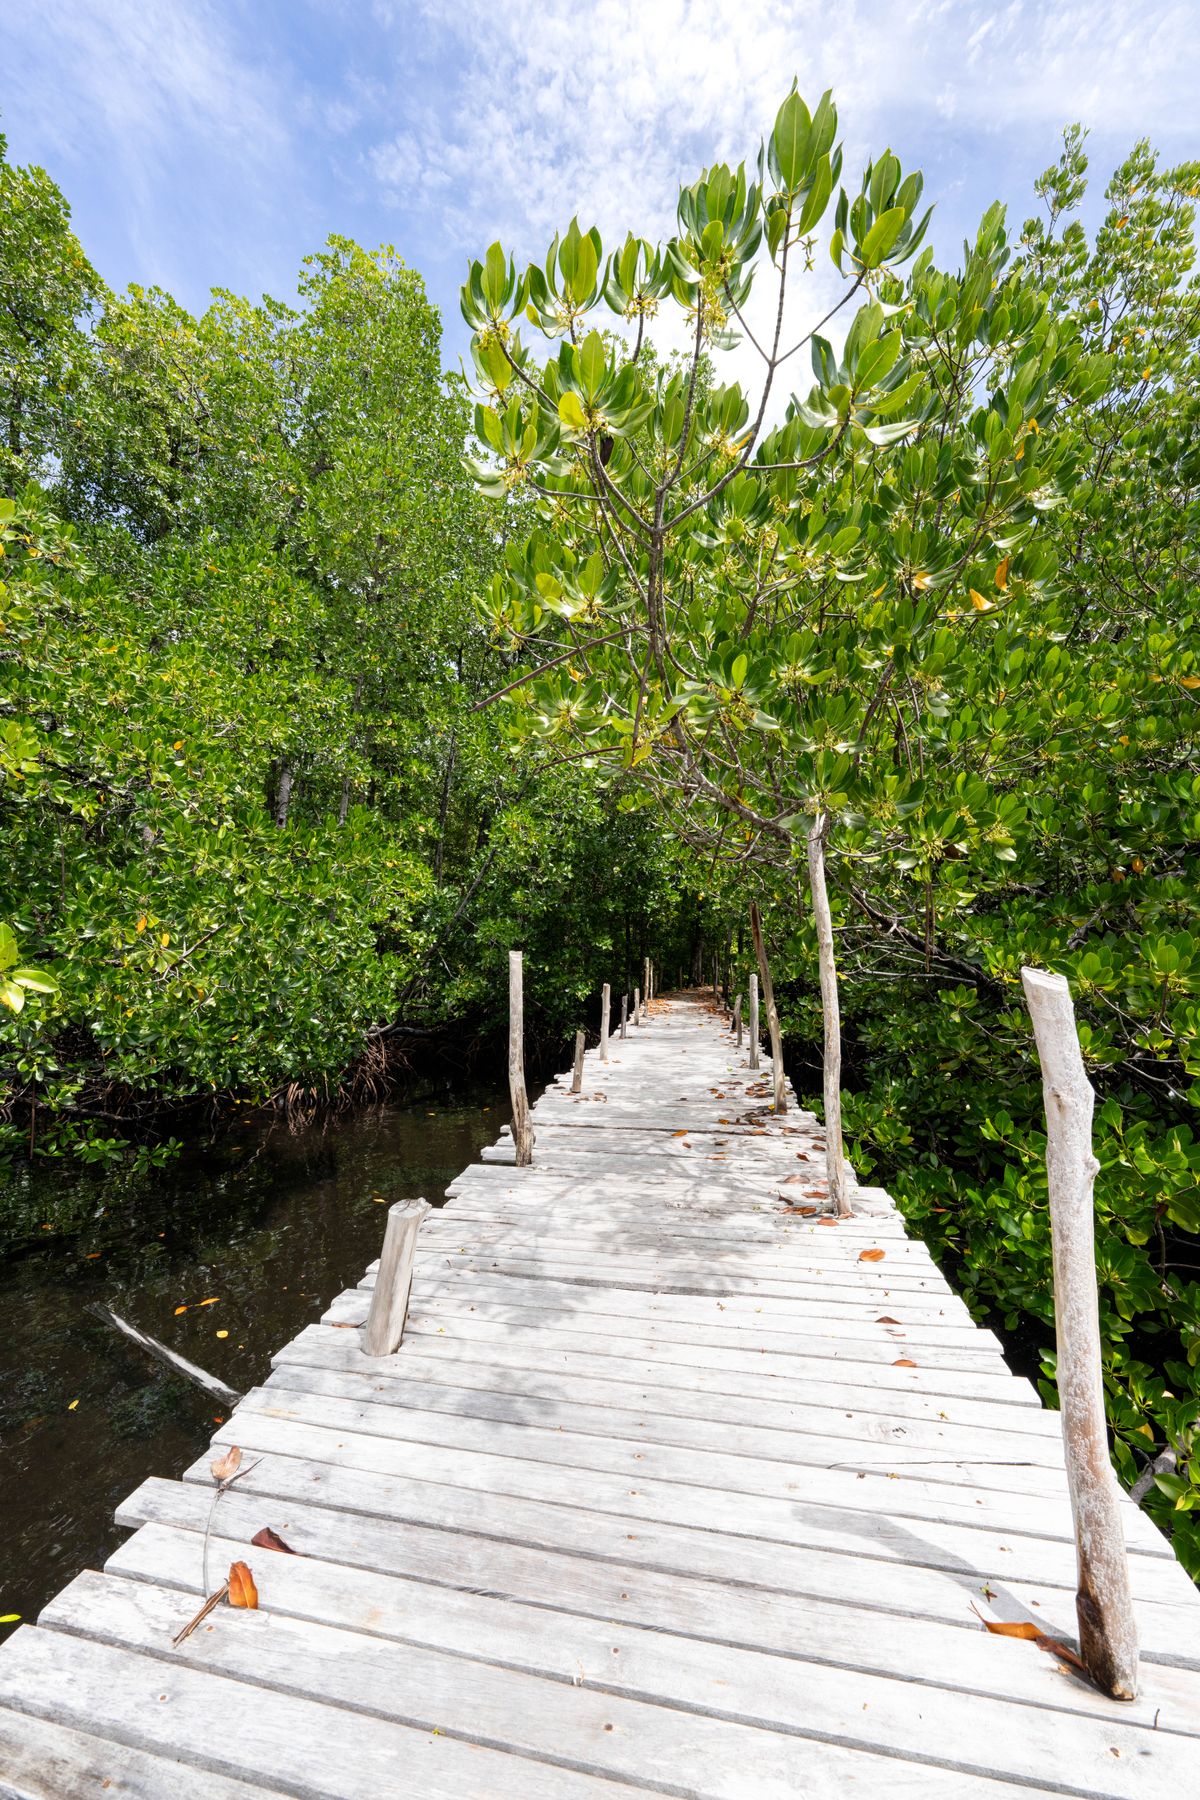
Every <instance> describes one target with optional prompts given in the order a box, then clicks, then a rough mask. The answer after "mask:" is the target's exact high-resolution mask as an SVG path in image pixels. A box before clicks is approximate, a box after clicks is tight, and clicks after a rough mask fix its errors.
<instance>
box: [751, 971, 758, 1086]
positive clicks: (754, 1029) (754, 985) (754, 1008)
mask: <svg viewBox="0 0 1200 1800" xmlns="http://www.w3.org/2000/svg"><path fill="white" fill-rule="evenodd" d="M758 1038H759V1030H758V976H757V975H752V976H751V977H750V1067H751V1068H752V1069H757V1067H758Z"/></svg>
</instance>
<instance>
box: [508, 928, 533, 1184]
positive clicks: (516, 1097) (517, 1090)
mask: <svg viewBox="0 0 1200 1800" xmlns="http://www.w3.org/2000/svg"><path fill="white" fill-rule="evenodd" d="M523 965H524V955H523V953H522V952H521V951H520V950H510V951H509V953H508V1092H509V1096H510V1098H511V1100H512V1135H513V1145H514V1147H515V1149H516V1153H517V1155H516V1161H517V1167H518V1168H519V1169H525V1168H528V1166H529V1164H530V1163H531V1162H532V1161H533V1123H532V1121H531V1119H530V1117H529V1095H528V1094H527V1093H526V1091H525V1003H524V994H523V981H522V970H523Z"/></svg>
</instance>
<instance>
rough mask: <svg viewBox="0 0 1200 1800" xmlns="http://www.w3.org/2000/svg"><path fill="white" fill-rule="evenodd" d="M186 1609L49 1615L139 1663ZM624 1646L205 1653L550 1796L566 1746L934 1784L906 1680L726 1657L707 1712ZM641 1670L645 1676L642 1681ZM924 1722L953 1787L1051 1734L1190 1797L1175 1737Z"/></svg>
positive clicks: (164, 1600)
mask: <svg viewBox="0 0 1200 1800" xmlns="http://www.w3.org/2000/svg"><path fill="white" fill-rule="evenodd" d="M272 1573H274V1574H276V1575H277V1578H278V1581H279V1584H280V1586H281V1587H282V1585H283V1584H284V1582H287V1581H289V1580H290V1581H291V1582H292V1583H293V1584H296V1583H298V1581H303V1579H304V1576H303V1574H302V1575H301V1576H300V1577H299V1578H297V1577H291V1576H289V1575H288V1574H286V1573H285V1572H284V1571H283V1570H282V1569H279V1568H274V1569H273V1571H272ZM177 1599H178V1596H177V1593H176V1591H175V1590H172V1589H171V1588H167V1587H161V1586H158V1585H155V1584H152V1583H149V1582H143V1581H123V1580H121V1579H120V1578H119V1577H115V1576H110V1577H107V1578H105V1577H101V1576H95V1575H90V1576H85V1577H81V1578H80V1580H79V1581H78V1582H76V1583H75V1584H74V1586H73V1587H72V1588H71V1589H68V1590H67V1592H66V1593H65V1594H63V1595H62V1596H61V1597H60V1600H59V1602H57V1603H56V1605H55V1608H54V1615H55V1620H56V1623H59V1622H61V1623H59V1628H60V1629H65V1630H70V1631H72V1632H73V1633H79V1634H87V1633H90V1632H92V1631H94V1630H96V1629H98V1628H102V1629H103V1630H104V1631H105V1632H106V1634H107V1635H109V1636H110V1637H111V1639H112V1640H113V1641H114V1642H117V1643H119V1644H121V1645H122V1646H124V1647H127V1648H128V1649H129V1650H130V1651H132V1652H135V1653H137V1652H146V1651H149V1650H151V1649H152V1648H154V1649H157V1645H158V1642H159V1640H160V1637H161V1636H162V1634H163V1630H164V1621H167V1620H169V1618H170V1617H171V1615H172V1609H173V1607H174V1606H175V1605H176V1604H177ZM354 1623H355V1624H356V1623H357V1621H355V1622H354ZM615 1635H616V1637H617V1641H615V1642H613V1641H608V1642H604V1641H603V1639H602V1636H601V1634H600V1633H599V1632H596V1631H594V1630H592V1631H588V1630H587V1629H586V1628H579V1627H577V1628H576V1631H575V1633H574V1634H571V1635H569V1637H568V1643H569V1644H570V1645H571V1647H572V1649H573V1650H574V1651H575V1655H574V1658H573V1660H574V1663H575V1664H576V1666H577V1669H578V1670H579V1673H580V1678H579V1679H578V1680H564V1679H562V1673H565V1669H564V1668H563V1663H562V1662H560V1663H559V1665H558V1668H557V1669H555V1675H556V1676H558V1678H557V1679H552V1680H550V1681H546V1680H543V1679H539V1674H538V1673H531V1672H530V1671H529V1670H527V1669H524V1668H520V1667H518V1668H511V1667H503V1666H499V1665H497V1664H489V1663H487V1662H484V1661H481V1660H479V1659H478V1658H477V1657H475V1656H468V1657H467V1659H466V1666H465V1667H464V1659H463V1657H462V1656H461V1655H448V1654H447V1653H446V1652H444V1651H442V1650H440V1649H438V1648H433V1647H430V1646H428V1645H427V1644H424V1643H422V1642H419V1641H412V1640H411V1639H410V1640H408V1641H404V1642H395V1641H391V1640H390V1639H389V1638H388V1637H386V1636H383V1635H380V1634H377V1633H375V1632H370V1633H368V1632H363V1631H361V1630H357V1629H355V1628H354V1624H352V1625H344V1624H328V1623H325V1622H324V1621H318V1620H315V1619H312V1618H298V1617H295V1616H293V1615H289V1614H288V1613H286V1612H284V1611H282V1610H280V1611H274V1612H272V1613H271V1614H270V1615H269V1616H268V1615H266V1614H264V1613H262V1612H259V1613H253V1614H250V1615H249V1616H246V1617H244V1618H241V1619H239V1618H237V1617H235V1616H234V1615H232V1614H230V1613H228V1612H226V1613H225V1614H223V1615H221V1616H220V1617H219V1619H218V1622H217V1624H216V1625H215V1627H214V1629H213V1632H212V1635H211V1637H210V1639H209V1641H208V1643H207V1644H206V1645H205V1653H206V1662H207V1664H208V1665H209V1666H210V1667H211V1668H212V1669H213V1670H214V1672H215V1673H218V1674H220V1675H222V1676H228V1677H232V1678H233V1679H236V1680H238V1681H241V1682H244V1683H246V1685H247V1686H248V1687H251V1688H252V1690H253V1691H254V1692H255V1693H256V1694H257V1693H259V1692H261V1693H263V1694H264V1695H269V1694H273V1693H274V1692H276V1691H287V1692H289V1693H291V1694H295V1695H299V1696H302V1697H306V1698H307V1697H316V1696H328V1698H329V1699H330V1700H332V1701H334V1702H335V1703H337V1704H338V1705H340V1706H342V1707H356V1708H358V1709H360V1710H361V1713H362V1714H363V1715H364V1718H363V1729H364V1731H366V1730H368V1729H370V1730H374V1727H375V1722H376V1721H379V1720H386V1721H390V1722H396V1723H399V1724H402V1725H406V1726H415V1727H417V1728H418V1729H426V1730H428V1729H431V1728H433V1729H436V1730H437V1731H439V1732H441V1733H443V1734H445V1735H448V1736H451V1737H457V1738H467V1739H468V1740H481V1741H483V1742H485V1743H488V1744H492V1745H496V1746H499V1747H500V1748H501V1749H502V1750H504V1751H506V1752H509V1753H510V1754H513V1755H515V1756H520V1757H523V1758H527V1759H528V1761H529V1768H530V1781H531V1787H532V1786H533V1785H534V1784H536V1783H537V1782H538V1777H539V1773H540V1774H541V1778H542V1781H543V1782H544V1781H545V1779H546V1776H547V1775H548V1774H550V1773H551V1772H552V1771H553V1772H557V1770H558V1769H559V1768H561V1766H562V1763H563V1761H564V1748H565V1746H568V1745H570V1746H573V1748H574V1755H573V1756H572V1758H571V1760H572V1761H573V1762H575V1763H576V1764H577V1765H579V1764H582V1765H584V1766H585V1767H586V1769H587V1771H588V1772H589V1773H590V1774H599V1775H605V1776H611V1777H614V1778H616V1779H618V1780H624V1781H633V1782H643V1781H646V1780H651V1781H654V1782H655V1785H656V1786H658V1785H659V1784H660V1783H661V1782H662V1780H663V1779H664V1778H665V1777H667V1776H668V1775H669V1776H670V1777H671V1781H672V1786H673V1787H674V1789H675V1792H676V1793H684V1794H696V1795H703V1796H705V1800H747V1797H748V1796H750V1795H755V1796H761V1797H762V1800H794V1796H795V1795H796V1793H797V1792H799V1791H803V1790H804V1789H806V1788H808V1789H810V1791H811V1783H812V1779H813V1773H814V1769H815V1770H816V1771H819V1775H818V1779H819V1780H820V1782H821V1784H822V1785H823V1786H825V1787H826V1791H831V1790H832V1788H833V1786H834V1784H835V1783H836V1780H837V1777H838V1775H839V1774H841V1775H842V1776H843V1777H845V1776H848V1775H849V1773H850V1770H851V1768H852V1767H854V1763H855V1762H857V1763H858V1768H857V1775H858V1777H859V1778H861V1779H862V1780H863V1781H866V1780H867V1779H869V1776H868V1771H869V1770H870V1769H871V1766H872V1763H874V1762H876V1761H878V1759H879V1758H880V1757H886V1758H888V1759H889V1760H888V1762H887V1764H882V1763H880V1766H879V1767H878V1769H877V1771H876V1774H877V1778H878V1779H879V1780H880V1781H882V1782H885V1783H886V1785H887V1789H888V1791H889V1792H893V1791H896V1788H897V1786H898V1787H899V1789H900V1791H901V1792H903V1791H904V1788H905V1787H906V1786H908V1788H909V1792H910V1793H911V1792H912V1791H913V1790H912V1787H911V1785H910V1784H909V1783H908V1782H907V1780H906V1776H905V1772H904V1771H905V1765H907V1766H908V1768H909V1769H910V1770H913V1771H914V1772H916V1769H915V1768H914V1765H916V1767H917V1768H919V1769H920V1771H921V1773H922V1774H924V1773H925V1770H924V1768H923V1765H925V1764H926V1763H928V1761H929V1754H930V1752H929V1750H928V1749H925V1748H924V1745H923V1742H922V1740H923V1738H924V1737H925V1734H926V1730H927V1726H926V1721H925V1719H924V1718H916V1717H914V1716H913V1708H912V1704H911V1699H910V1697H909V1696H908V1695H907V1694H906V1693H904V1692H903V1690H902V1689H901V1687H900V1684H898V1683H892V1684H889V1683H888V1682H886V1681H885V1680H880V1679H879V1678H874V1679H873V1678H872V1677H870V1676H863V1677H862V1686H861V1690H860V1694H859V1695H855V1696H851V1695H847V1694H846V1693H845V1691H844V1683H842V1682H840V1681H839V1678H838V1676H837V1675H836V1674H835V1673H834V1672H833V1671H830V1670H826V1669H823V1668H822V1667H821V1666H820V1665H819V1664H811V1663H806V1664H804V1665H802V1666H801V1667H799V1668H797V1669H796V1670H795V1671H794V1678H795V1676H802V1682H801V1683H798V1684H797V1685H802V1686H803V1688H804V1690H805V1692H804V1695H803V1697H801V1695H799V1694H796V1695H795V1697H794V1698H793V1699H792V1700H791V1702H790V1704H789V1701H788V1697H787V1696H788V1679H787V1678H788V1673H789V1671H788V1669H787V1668H786V1667H784V1666H772V1665H771V1664H770V1663H768V1661H767V1659H762V1660H761V1662H755V1664H754V1666H753V1669H745V1670H744V1669H743V1668H742V1667H740V1666H736V1667H735V1665H738V1664H740V1662H741V1659H739V1658H737V1657H736V1656H734V1655H731V1656H730V1659H729V1660H730V1665H731V1668H730V1675H731V1677H732V1680H731V1686H732V1688H733V1694H732V1696H731V1698H730V1701H728V1702H726V1703H725V1704H721V1703H720V1702H718V1703H717V1704H716V1705H715V1706H714V1705H713V1704H712V1703H711V1702H709V1704H708V1705H707V1706H705V1707H704V1708H703V1709H701V1707H699V1706H697V1704H696V1698H697V1696H698V1695H699V1694H700V1693H701V1692H702V1691H704V1689H705V1688H708V1689H711V1685H712V1681H713V1678H714V1675H715V1674H716V1664H717V1659H716V1658H715V1657H714V1656H713V1654H712V1652H711V1650H709V1651H706V1650H704V1649H702V1648H700V1647H698V1646H695V1647H693V1646H688V1645H687V1644H686V1643H681V1644H680V1645H679V1662H678V1664H677V1665H676V1670H675V1672H674V1673H673V1674H671V1673H669V1672H668V1671H666V1670H665V1669H663V1665H664V1663H665V1661H666V1657H665V1649H666V1647H665V1646H662V1647H652V1646H651V1645H649V1644H645V1643H642V1642H640V1641H639V1640H637V1639H635V1638H634V1637H633V1636H632V1634H628V1633H619V1634H615ZM608 1636H609V1638H610V1640H611V1639H612V1638H613V1636H614V1634H612V1633H609V1634H608ZM565 1647H566V1646H564V1648H565ZM656 1649H657V1653H656ZM579 1652H582V1654H579ZM622 1659H624V1660H623V1661H622ZM564 1660H565V1659H564ZM626 1665H629V1672H627V1670H626ZM635 1665H636V1667H635ZM568 1666H569V1665H568ZM642 1666H644V1667H645V1669H646V1673H645V1675H644V1676H641V1677H640V1678H639V1674H638V1672H637V1671H638V1669H639V1668H641V1667H642ZM660 1669H663V1680H664V1681H665V1682H667V1683H668V1684H669V1685H670V1686H671V1687H672V1688H673V1689H675V1690H677V1691H678V1690H682V1693H683V1695H684V1696H685V1698H684V1699H683V1701H682V1703H681V1704H677V1705H674V1704H670V1703H669V1702H668V1703H662V1702H658V1703H655V1702H653V1701H649V1702H648V1701H647V1700H646V1699H645V1698H643V1697H642V1696H641V1695H640V1694H639V1693H638V1692H637V1689H638V1685H639V1679H641V1680H643V1681H646V1682H653V1681H654V1680H655V1679H656V1677H657V1674H658V1671H659V1670H660ZM755 1676H757V1677H758V1688H757V1692H756V1691H755V1686H754V1677H755ZM739 1677H740V1679H739ZM631 1689H632V1690H633V1693H632V1694H631V1691H630V1690H631ZM839 1690H840V1691H839ZM863 1694H865V1695H866V1699H865V1701H864V1699H863V1698H862V1695H863ZM747 1705H748V1707H749V1709H750V1713H749V1719H748V1720H747V1719H746V1717H745V1713H744V1707H745V1706H747ZM925 1708H926V1710H927V1712H929V1713H931V1714H933V1713H936V1717H937V1719H938V1723H939V1728H940V1729H939V1739H940V1741H939V1743H938V1744H937V1745H936V1746H935V1747H933V1754H934V1756H935V1758H936V1761H935V1762H934V1764H933V1768H934V1769H935V1770H936V1769H940V1771H941V1772H942V1773H943V1774H944V1775H946V1776H948V1777H949V1776H964V1775H965V1776H966V1777H977V1778H982V1779H989V1777H988V1776H987V1774H986V1772H985V1769H984V1767H983V1766H982V1765H983V1764H984V1763H985V1760H986V1759H987V1758H989V1757H990V1758H992V1759H994V1761H993V1766H995V1767H997V1768H998V1770H999V1772H1000V1773H1001V1774H1002V1775H1004V1776H1006V1777H1008V1778H1009V1779H1010V1780H1017V1781H1031V1780H1035V1779H1037V1774H1038V1769H1039V1765H1044V1759H1045V1757H1046V1755H1047V1754H1048V1753H1049V1752H1050V1750H1051V1748H1052V1744H1053V1742H1054V1739H1053V1738H1052V1734H1057V1742H1058V1744H1059V1746H1060V1747H1061V1752H1062V1753H1064V1754H1066V1755H1069V1756H1071V1758H1072V1759H1073V1761H1074V1763H1075V1765H1076V1767H1077V1768H1079V1769H1081V1770H1082V1771H1085V1772H1087V1773H1091V1774H1096V1775H1099V1773H1100V1772H1101V1771H1102V1770H1104V1771H1105V1773H1106V1772H1107V1771H1106V1770H1105V1765H1104V1764H1102V1763H1101V1761H1100V1759H1101V1757H1102V1756H1107V1757H1109V1758H1110V1759H1111V1757H1112V1749H1113V1740H1115V1745H1116V1748H1117V1750H1118V1752H1119V1755H1120V1757H1121V1758H1122V1759H1127V1760H1128V1762H1129V1774H1128V1776H1127V1777H1126V1781H1125V1782H1124V1783H1122V1787H1123V1790H1124V1792H1125V1793H1127V1794H1129V1795H1130V1796H1134V1795H1136V1796H1139V1797H1140V1796H1143V1795H1157V1793H1158V1791H1159V1784H1160V1783H1161V1784H1165V1785H1167V1786H1168V1787H1169V1788H1171V1789H1176V1790H1181V1789H1182V1785H1183V1783H1184V1782H1186V1779H1187V1773H1186V1771H1187V1765H1188V1758H1189V1756H1190V1755H1194V1745H1190V1744H1189V1743H1188V1742H1187V1740H1185V1739H1181V1738H1178V1737H1175V1736H1174V1735H1173V1734H1170V1733H1168V1732H1165V1731H1159V1732H1157V1733H1154V1734H1153V1735H1151V1733H1149V1732H1148V1731H1147V1730H1146V1728H1145V1727H1143V1726H1139V1725H1136V1724H1135V1725H1130V1724H1128V1723H1125V1722H1123V1723H1122V1724H1121V1725H1120V1726H1114V1725H1112V1724H1107V1725H1101V1726H1099V1727H1097V1725H1096V1724H1095V1723H1094V1722H1093V1721H1091V1720H1087V1719H1083V1718H1079V1717H1077V1716H1075V1715H1073V1714H1071V1713H1069V1712H1062V1711H1055V1712H1053V1713H1050V1712H1049V1711H1046V1712H1041V1711H1039V1710H1033V1711H1032V1712H1031V1716H1030V1719H1029V1721H1028V1726H1027V1735H1022V1737H1021V1739H1020V1741H1018V1742H1015V1743H1010V1744H1008V1745H1006V1746H1003V1747H998V1746H997V1745H996V1743H995V1740H996V1739H997V1737H1003V1735H1004V1733H1003V1728H1002V1713H1001V1711H1000V1709H999V1708H998V1706H997V1703H996V1702H994V1701H989V1700H986V1699H983V1698H978V1697H975V1696H971V1697H969V1698H968V1697H967V1696H959V1695H956V1694H954V1693H953V1692H951V1691H947V1690H934V1689H933V1688H930V1690H929V1692H928V1694H927V1696H926V1697H925ZM775 1711H780V1712H786V1713H788V1714H789V1717H788V1719H787V1728H786V1729H785V1730H778V1729H774V1728H773V1721H772V1714H773V1713H774V1712H775ZM731 1715H732V1716H731ZM864 1715H865V1716H864ZM972 1718H974V1719H975V1720H976V1721H977V1723H976V1727H975V1729H974V1730H972V1729H971V1720H972ZM368 1720H369V1721H370V1725H369V1726H368V1723H367V1721H368ZM847 1738H849V1740H850V1741H849V1742H848V1743H847V1742H846V1741H845V1740H846V1739H847ZM839 1740H840V1741H839ZM872 1753H875V1754H872ZM852 1759H854V1760H853V1761H852ZM893 1759H894V1761H893ZM864 1763H865V1767H864ZM972 1765H974V1766H972ZM935 1778H936V1777H935ZM989 1785H990V1780H989ZM543 1791H544V1789H543ZM626 1791H628V1790H626ZM943 1791H945V1789H944V1788H943ZM968 1791H969V1790H968Z"/></svg>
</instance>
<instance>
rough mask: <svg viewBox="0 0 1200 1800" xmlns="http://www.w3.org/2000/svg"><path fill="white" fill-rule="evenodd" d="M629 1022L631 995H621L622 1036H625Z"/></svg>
mask: <svg viewBox="0 0 1200 1800" xmlns="http://www.w3.org/2000/svg"><path fill="white" fill-rule="evenodd" d="M628 1023H629V995H628V994H622V995H621V1036H622V1037H624V1036H625V1027H626V1026H627V1025H628Z"/></svg>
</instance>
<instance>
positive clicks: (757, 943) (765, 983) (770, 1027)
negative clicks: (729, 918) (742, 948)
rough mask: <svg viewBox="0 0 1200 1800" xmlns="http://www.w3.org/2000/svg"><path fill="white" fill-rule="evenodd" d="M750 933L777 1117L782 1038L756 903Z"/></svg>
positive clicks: (782, 1104)
mask: <svg viewBox="0 0 1200 1800" xmlns="http://www.w3.org/2000/svg"><path fill="white" fill-rule="evenodd" d="M750 932H751V935H752V937H753V938H754V954H755V956H756V957H757V959H758V973H759V978H760V980H761V981H762V991H763V1000H764V1001H765V1002H766V1008H767V1031H768V1033H769V1035H770V1039H771V1059H772V1062H773V1064H774V1068H773V1070H772V1075H773V1080H774V1101H775V1104H774V1111H775V1115H776V1117H779V1116H780V1115H782V1114H783V1113H785V1112H786V1111H787V1094H786V1092H785V1091H784V1085H783V1038H782V1036H781V1035H780V1031H779V1014H778V1012H777V1011H776V1009H775V989H774V987H773V986H772V985H771V970H770V967H769V965H768V963H767V947H766V945H765V944H764V943H763V934H762V919H761V918H760V917H759V911H758V902H757V901H756V900H752V901H751V902H750Z"/></svg>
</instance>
